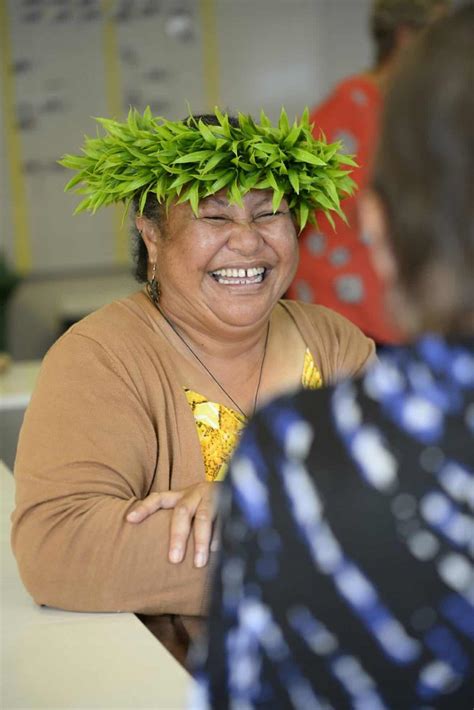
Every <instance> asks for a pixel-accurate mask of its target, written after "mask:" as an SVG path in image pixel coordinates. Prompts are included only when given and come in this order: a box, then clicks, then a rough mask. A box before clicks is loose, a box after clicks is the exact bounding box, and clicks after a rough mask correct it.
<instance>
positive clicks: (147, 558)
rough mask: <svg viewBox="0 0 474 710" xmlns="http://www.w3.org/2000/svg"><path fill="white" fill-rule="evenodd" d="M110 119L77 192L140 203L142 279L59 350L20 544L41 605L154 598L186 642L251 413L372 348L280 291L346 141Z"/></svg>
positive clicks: (164, 620)
mask: <svg viewBox="0 0 474 710" xmlns="http://www.w3.org/2000/svg"><path fill="white" fill-rule="evenodd" d="M101 124H102V126H103V128H104V129H105V135H101V136H99V137H97V138H92V139H87V140H86V144H85V146H84V149H83V154H82V155H79V156H68V157H66V158H65V159H64V160H63V161H62V162H63V164H64V165H66V166H67V167H70V168H73V169H75V170H77V171H78V172H77V174H76V175H75V176H74V177H73V178H72V180H71V182H70V183H69V187H71V188H72V187H75V186H77V185H78V184H80V191H81V192H82V193H85V194H86V197H85V200H84V202H83V203H82V204H81V206H80V207H82V208H85V209H90V210H91V211H95V210H96V209H97V208H98V207H99V206H102V205H104V204H111V203H114V202H119V201H125V203H126V204H130V205H131V208H132V214H133V216H134V219H135V224H136V227H137V230H138V231H137V233H136V234H135V237H136V240H137V251H136V257H137V260H136V275H137V279H138V280H139V281H140V282H141V283H142V284H143V285H144V288H143V289H142V290H141V291H139V292H138V293H135V294H133V295H131V296H130V297H128V298H125V299H123V300H121V301H117V302H114V303H112V304H109V305H108V306H106V307H104V308H102V309H100V310H99V311H97V312H95V313H93V314H91V315H90V316H88V317H87V318H85V319H84V320H82V321H81V322H79V323H77V324H76V325H74V326H73V327H72V328H71V329H70V330H69V331H67V333H66V334H65V335H63V336H62V337H61V338H60V339H59V340H58V341H57V342H56V343H55V344H54V346H53V347H52V348H51V350H50V351H49V353H48V354H47V355H46V357H45V359H44V361H43V364H42V367H41V372H40V375H39V379H38V383H37V386H36V389H35V392H34V393H33V396H32V399H31V403H30V405H29V407H28V410H27V412H26V415H25V419H24V423H23V427H22V430H21V434H20V439H19V445H18V452H17V457H16V462H15V480H16V509H15V512H14V515H13V531H12V543H13V549H14V553H15V555H16V559H17V561H18V566H19V570H20V574H21V576H22V579H23V581H24V583H25V586H26V587H27V589H28V590H29V592H30V593H31V595H32V596H33V597H34V599H35V600H36V601H37V602H38V603H39V604H46V605H48V606H54V607H59V608H63V609H69V610H73V611H132V612H137V613H141V614H143V617H142V618H143V620H144V621H145V622H146V623H147V625H148V627H149V628H150V629H152V630H153V631H154V633H155V634H156V635H157V636H158V637H159V638H160V639H161V640H162V641H163V642H164V643H165V644H166V645H167V646H168V648H170V650H172V651H173V653H175V655H176V656H177V657H178V658H179V659H180V660H183V659H184V657H185V654H186V647H187V643H188V641H189V637H190V636H192V635H193V634H195V633H198V631H199V627H200V621H201V620H202V617H203V616H204V615H205V614H206V609H207V601H208V595H207V591H208V587H209V565H208V560H209V558H210V557H211V556H212V555H211V550H210V547H211V538H212V529H213V523H214V499H215V496H216V491H217V489H218V486H219V481H221V480H222V479H223V477H224V476H225V473H226V469H227V461H228V459H229V457H230V455H231V453H232V451H233V449H234V447H235V445H236V443H237V440H238V438H239V436H240V433H241V431H242V429H243V427H244V426H245V424H246V423H247V418H248V417H249V416H250V415H252V414H253V413H254V412H255V409H256V407H257V406H259V405H260V404H261V403H262V402H264V401H265V400H268V399H269V398H270V397H272V396H274V395H275V394H278V393H283V392H286V391H288V390H290V389H294V388H297V387H298V386H301V385H303V386H305V387H320V386H321V385H322V384H329V383H330V382H332V381H333V380H336V379H338V378H339V377H343V376H347V375H349V374H355V373H357V372H359V370H361V369H362V368H364V367H365V365H366V363H367V362H368V360H369V359H370V358H371V356H372V355H373V353H374V343H373V342H372V341H371V340H369V339H368V338H367V337H366V336H364V335H363V334H362V333H361V332H360V330H358V328H356V326H354V325H353V324H352V323H349V322H348V321H347V320H345V319H344V318H342V317H341V316H339V315H338V314H336V313H331V312H330V311H328V309H325V308H322V307H319V306H311V305H308V304H298V303H289V302H286V301H280V298H281V296H282V295H283V294H284V293H285V291H286V290H287V288H288V285H289V283H290V281H291V279H292V278H293V275H294V272H295V268H296V264H297V260H298V239H297V235H298V229H299V225H301V226H302V225H303V224H304V221H305V219H306V218H307V217H308V215H310V214H311V213H312V212H313V209H314V206H312V205H311V202H312V200H313V199H315V200H318V199H319V198H318V196H319V194H320V189H319V181H320V180H321V179H325V180H326V183H327V182H328V180H329V176H328V175H327V171H329V172H330V171H331V170H334V169H335V167H337V171H338V173H340V168H341V167H343V166H344V163H345V160H346V157H345V156H341V155H340V154H339V153H335V152H334V146H333V147H331V146H327V145H326V143H324V142H322V141H321V142H320V141H317V140H315V139H314V138H313V136H312V135H311V131H310V127H309V124H308V122H307V117H306V119H304V120H302V121H301V122H299V123H295V125H290V123H289V122H288V118H287V116H286V114H285V113H284V112H282V114H281V118H280V121H279V124H278V125H277V126H272V124H271V123H270V121H269V120H268V119H267V118H266V116H265V115H262V121H261V123H260V124H259V123H256V122H255V121H253V119H251V117H249V116H244V115H240V116H239V118H238V119H236V118H232V117H229V116H228V115H224V114H221V113H220V112H219V110H218V109H217V110H216V114H215V115H207V116H202V117H189V118H188V119H186V120H185V121H166V120H164V119H159V118H155V117H153V116H152V115H151V112H150V111H149V110H146V111H145V113H144V114H143V115H140V114H138V112H136V111H131V112H130V114H129V117H128V119H127V120H126V121H125V122H123V123H122V122H117V121H111V120H107V119H101ZM329 154H331V155H329ZM326 155H327V156H328V158H327V161H324V164H322V165H321V163H323V161H322V160H321V156H326ZM342 174H343V176H342V178H341V175H339V178H336V179H334V180H333V182H332V185H330V187H331V188H332V189H331V190H330V192H331V194H332V195H333V197H336V199H335V202H334V204H333V207H334V209H335V210H337V211H338V210H339V209H340V208H339V196H338V195H337V194H336V193H337V192H339V194H341V195H342V194H343V193H345V188H347V189H350V186H351V181H350V179H349V178H348V177H347V170H344V169H343V170H342ZM289 175H290V176H291V180H292V182H293V185H297V190H296V191H295V189H294V187H293V186H292V183H291V182H290V180H289V177H288V176H289ZM329 182H331V181H330V180H329ZM310 207H311V209H310ZM99 236H100V235H98V238H99Z"/></svg>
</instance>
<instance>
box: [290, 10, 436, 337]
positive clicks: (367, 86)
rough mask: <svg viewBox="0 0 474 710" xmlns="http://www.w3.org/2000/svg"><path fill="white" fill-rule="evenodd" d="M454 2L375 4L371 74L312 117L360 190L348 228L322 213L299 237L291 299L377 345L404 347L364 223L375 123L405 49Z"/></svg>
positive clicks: (343, 86)
mask: <svg viewBox="0 0 474 710" xmlns="http://www.w3.org/2000/svg"><path fill="white" fill-rule="evenodd" d="M449 4H450V3H449V0H374V1H373V3H372V8H371V13H370V29H371V34H372V39H373V43H374V48H375V64H374V66H373V68H372V69H369V70H368V71H366V72H363V73H361V74H358V75H355V76H351V77H349V78H347V79H345V80H344V81H342V82H341V83H340V84H338V85H337V86H336V88H335V89H334V90H333V92H332V93H331V94H330V96H329V97H328V98H327V99H326V100H325V101H324V102H323V103H322V104H321V105H319V106H316V107H315V108H314V109H313V111H312V112H311V114H310V120H311V123H312V124H313V133H314V136H319V135H320V134H321V131H322V132H323V133H324V134H325V136H326V137H327V139H328V140H330V141H338V140H340V141H342V142H343V145H344V146H345V149H346V150H347V151H349V152H351V153H354V154H355V155H356V159H357V162H358V168H356V169H355V170H354V172H353V175H352V177H353V178H354V180H355V181H356V182H357V184H358V186H359V191H358V193H355V194H354V195H353V196H352V197H349V198H347V199H346V200H345V201H344V212H345V214H346V216H347V223H346V222H344V221H343V220H342V219H341V218H339V217H338V216H337V215H336V216H335V217H334V222H335V230H334V229H333V227H332V225H331V221H330V219H328V218H327V217H326V216H325V215H322V214H321V215H318V227H316V226H313V225H310V226H308V227H307V228H306V229H305V231H304V232H303V234H302V236H301V247H300V249H301V258H300V263H299V266H298V270H297V272H296V276H295V279H294V281H293V283H292V285H291V287H290V289H289V297H290V298H295V299H298V300H302V301H307V302H311V303H319V304H322V305H323V306H327V307H328V308H332V309H333V310H335V311H337V312H338V313H341V314H342V315H344V316H345V317H346V318H349V320H351V321H352V322H353V323H355V324H356V325H358V326H359V328H361V330H362V331H363V332H364V333H366V334H367V335H369V336H370V337H371V338H374V340H375V341H376V342H377V343H378V344H387V343H400V342H402V338H403V336H402V333H401V331H400V328H399V326H398V325H397V324H396V323H395V321H394V319H393V317H392V316H391V314H390V313H389V311H387V308H386V305H385V300H384V286H383V283H382V281H381V280H380V276H379V275H378V274H377V272H376V270H375V269H374V268H373V266H372V262H371V258H370V245H369V244H368V243H367V239H366V236H367V235H366V234H365V231H364V230H363V229H362V228H361V225H360V224H359V218H358V214H357V204H358V197H359V194H360V190H362V189H363V188H364V187H365V186H366V185H367V182H368V180H369V176H370V167H371V164H372V159H373V154H374V151H375V149H376V144H377V138H378V132H379V129H378V124H379V117H380V111H381V108H382V103H383V97H384V95H385V91H386V87H387V84H388V83H389V81H390V77H391V76H392V74H393V72H394V70H396V68H397V65H398V64H399V62H400V59H401V58H402V57H403V55H404V53H405V51H406V49H407V48H408V47H409V46H410V45H411V44H412V43H413V41H414V40H415V39H416V38H417V37H418V35H419V33H420V31H421V30H422V29H423V28H425V27H426V26H427V25H428V24H429V23H430V22H431V21H432V20H433V19H434V18H436V16H437V15H439V14H441V13H443V12H446V10H447V8H448V7H449Z"/></svg>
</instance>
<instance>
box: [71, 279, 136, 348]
mask: <svg viewBox="0 0 474 710" xmlns="http://www.w3.org/2000/svg"><path fill="white" fill-rule="evenodd" d="M147 301H148V299H147V297H146V296H145V295H144V294H143V292H140V291H138V292H136V293H133V294H130V295H129V296H126V297H124V298H121V299H119V300H116V301H112V302H111V303H108V304H106V305H104V306H102V307H101V308H98V309H97V310H96V311H93V312H92V313H90V314H89V315H87V316H85V317H84V318H82V319H81V320H80V321H78V322H77V323H74V324H73V325H72V326H71V327H70V328H69V330H68V331H66V333H65V335H76V336H81V335H82V336H84V337H88V338H90V339H93V340H95V339H97V340H99V341H100V342H104V341H106V340H108V339H112V340H114V339H115V338H122V339H123V338H125V339H127V338H128V337H132V336H133V337H134V336H136V332H137V331H140V330H143V328H144V327H146V326H147V322H148V321H147V315H146V313H147V311H146V306H147Z"/></svg>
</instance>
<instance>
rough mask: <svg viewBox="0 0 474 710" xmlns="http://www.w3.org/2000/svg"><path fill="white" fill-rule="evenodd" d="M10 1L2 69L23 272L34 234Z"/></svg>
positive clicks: (0, 22) (4, 12) (1, 16)
mask: <svg viewBox="0 0 474 710" xmlns="http://www.w3.org/2000/svg"><path fill="white" fill-rule="evenodd" d="M7 3H8V0H0V65H1V66H0V72H1V80H2V87H3V104H4V116H5V119H4V120H5V136H4V139H5V149H6V155H7V170H8V173H9V177H10V196H11V210H12V223H13V253H14V258H15V267H16V269H17V270H18V271H19V272H20V273H21V274H26V273H27V272H28V271H31V266H32V252H31V234H30V223H29V216H28V200H27V197H26V185H25V176H24V173H23V169H22V162H23V161H22V151H21V139H20V132H19V130H18V128H17V121H16V109H15V106H16V102H15V83H14V78H13V72H12V65H13V55H12V51H11V42H10V23H9V18H8V9H7Z"/></svg>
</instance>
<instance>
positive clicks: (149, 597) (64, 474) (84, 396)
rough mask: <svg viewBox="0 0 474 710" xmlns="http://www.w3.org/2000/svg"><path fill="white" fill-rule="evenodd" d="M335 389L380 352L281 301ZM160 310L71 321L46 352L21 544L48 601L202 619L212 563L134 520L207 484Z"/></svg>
mask: <svg viewBox="0 0 474 710" xmlns="http://www.w3.org/2000/svg"><path fill="white" fill-rule="evenodd" d="M277 308H278V309H281V308H285V309H286V310H287V311H288V312H289V313H290V314H291V315H292V316H293V318H294V320H295V322H296V323H297V325H298V327H299V329H300V331H301V333H302V336H303V338H304V340H305V342H306V344H307V346H308V347H309V348H310V350H311V352H312V355H313V358H314V360H315V362H316V364H317V365H318V367H319V368H320V371H321V373H322V376H323V380H324V382H325V383H329V382H331V381H332V380H333V379H334V378H335V376H336V375H338V374H341V373H343V374H355V373H357V372H358V371H359V370H360V369H361V368H363V367H364V365H365V363H366V362H367V360H368V359H369V358H370V357H371V356H372V355H373V352H374V344H373V342H372V341H371V340H369V339H367V338H366V337H365V336H364V335H362V333H361V332H360V331H359V330H358V329H357V328H356V327H355V326H353V325H352V324H351V323H349V322H348V321H347V320H345V319H344V318H342V317H340V316H338V315H336V314H335V313H332V312H331V311H328V310H327V309H325V308H323V307H319V306H311V305H304V304H300V303H296V302H290V301H282V302H280V304H279V306H277ZM164 327H166V326H165V324H164V321H163V319H162V317H161V316H160V314H159V313H158V312H157V311H156V309H155V308H154V306H153V305H152V304H151V303H150V302H149V300H148V298H147V297H146V296H145V295H144V294H143V293H142V292H140V293H137V294H134V295H133V296H130V297H129V298H126V299H124V300H121V301H117V302H115V303H112V304H110V305H109V306H106V307H104V308H102V309H101V310H99V311H97V312H96V313H93V314H92V315H90V316H89V317H87V318H85V319H84V320H83V321H81V322H80V323H78V324H76V325H74V326H73V327H72V328H71V329H70V330H69V331H68V332H67V333H66V334H65V335H63V336H62V337H61V338H60V339H59V340H58V342H57V343H56V344H55V345H54V346H53V347H52V348H51V350H50V351H49V353H48V354H47V355H46V357H45V359H44V362H43V365H42V368H41V373H40V376H39V381H38V384H37V387H36V390H35V392H34V394H33V397H32V400H31V403H30V405H29V407H28V410H27V412H26V415H25V420H24V424H23V428H22V430H21V435H20V440H19V447H18V454H17V459H16V465H15V478H16V510H15V512H14V514H13V532H12V544H13V549H14V553H15V555H16V558H17V561H18V566H19V569H20V574H21V577H22V579H23V582H24V584H25V586H26V587H27V589H28V590H29V592H30V593H31V595H32V596H33V597H34V599H35V600H36V601H37V602H38V603H39V604H46V605H49V606H54V607H60V608H62V609H71V610H82V611H134V612H142V613H144V614H169V613H172V614H183V615H193V616H196V615H197V616H199V615H202V614H205V611H206V601H207V585H208V579H209V567H207V568H204V569H196V568H195V567H194V566H193V549H192V548H193V546H192V544H191V545H189V546H188V550H187V554H186V557H185V559H184V561H183V562H182V563H181V564H178V565H173V564H171V563H169V562H168V560H167V549H168V530H169V522H170V516H171V512H172V511H168V510H162V511H159V512H158V513H156V514H154V515H152V516H151V517H150V518H148V519H147V520H146V521H145V522H143V523H141V524H140V525H131V524H130V523H127V522H126V521H125V516H126V514H127V512H128V511H129V510H130V508H131V507H132V506H133V504H134V502H135V501H136V499H137V498H143V497H144V496H146V495H147V494H148V493H150V492H151V491H155V490H156V491H160V490H168V489H170V488H174V489H180V488H184V487H185V486H189V485H191V484H192V483H196V482H198V481H202V480H203V479H204V477H205V475H204V465H203V461H202V457H201V450H200V446H199V441H198V437H197V432H196V425H195V422H194V419H193V416H192V413H191V409H190V407H189V405H188V403H187V400H186V398H185V395H184V393H183V389H182V386H181V384H182V383H180V382H179V381H178V379H177V377H176V375H175V373H174V368H173V350H172V348H171V347H170V345H169V343H168V341H167V339H166V338H165V336H164V335H163V328H164Z"/></svg>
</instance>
